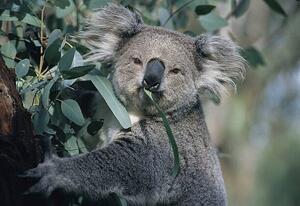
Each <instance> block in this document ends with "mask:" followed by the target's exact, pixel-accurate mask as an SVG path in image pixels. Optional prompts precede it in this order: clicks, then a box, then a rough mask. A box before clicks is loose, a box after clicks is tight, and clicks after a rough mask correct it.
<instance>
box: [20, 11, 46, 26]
mask: <svg viewBox="0 0 300 206" xmlns="http://www.w3.org/2000/svg"><path fill="white" fill-rule="evenodd" d="M21 22H23V23H26V24H29V25H32V26H36V27H41V25H43V26H44V24H42V22H41V20H40V19H38V18H37V17H35V16H32V15H30V14H28V13H27V14H26V15H25V17H24V18H23V19H22V21H21Z"/></svg>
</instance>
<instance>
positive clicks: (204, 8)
mask: <svg viewBox="0 0 300 206" xmlns="http://www.w3.org/2000/svg"><path fill="white" fill-rule="evenodd" d="M215 8H216V6H214V5H209V4H206V5H198V6H197V7H196V8H195V12H196V14H197V15H206V14H208V13H210V12H211V11H212V10H213V9H215Z"/></svg>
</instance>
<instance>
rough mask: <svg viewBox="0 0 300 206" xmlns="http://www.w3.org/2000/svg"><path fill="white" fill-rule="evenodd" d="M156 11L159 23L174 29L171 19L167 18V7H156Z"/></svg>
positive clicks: (168, 14)
mask: <svg viewBox="0 0 300 206" xmlns="http://www.w3.org/2000/svg"><path fill="white" fill-rule="evenodd" d="M158 12H159V22H160V25H162V26H164V27H166V28H168V29H174V24H173V21H172V20H170V19H169V17H170V13H169V11H168V10H167V9H165V8H162V7H161V8H159V9H158Z"/></svg>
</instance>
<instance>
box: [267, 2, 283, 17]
mask: <svg viewBox="0 0 300 206" xmlns="http://www.w3.org/2000/svg"><path fill="white" fill-rule="evenodd" d="M264 2H265V3H266V4H267V5H268V6H269V7H270V8H271V9H272V10H273V11H275V12H277V13H278V14H281V15H282V16H284V17H287V14H286V13H285V11H284V10H283V8H282V7H281V6H280V4H279V3H278V2H277V1H276V0H264Z"/></svg>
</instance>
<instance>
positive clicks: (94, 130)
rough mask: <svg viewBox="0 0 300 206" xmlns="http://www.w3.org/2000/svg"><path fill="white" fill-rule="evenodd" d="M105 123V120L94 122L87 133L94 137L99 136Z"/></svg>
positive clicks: (88, 127)
mask: <svg viewBox="0 0 300 206" xmlns="http://www.w3.org/2000/svg"><path fill="white" fill-rule="evenodd" d="M103 123H104V122H103V120H98V121H92V122H91V123H90V124H89V125H88V126H87V132H88V133H89V134H90V135H92V136H93V135H95V134H97V132H98V131H99V130H100V129H101V128H102V126H103Z"/></svg>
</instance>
